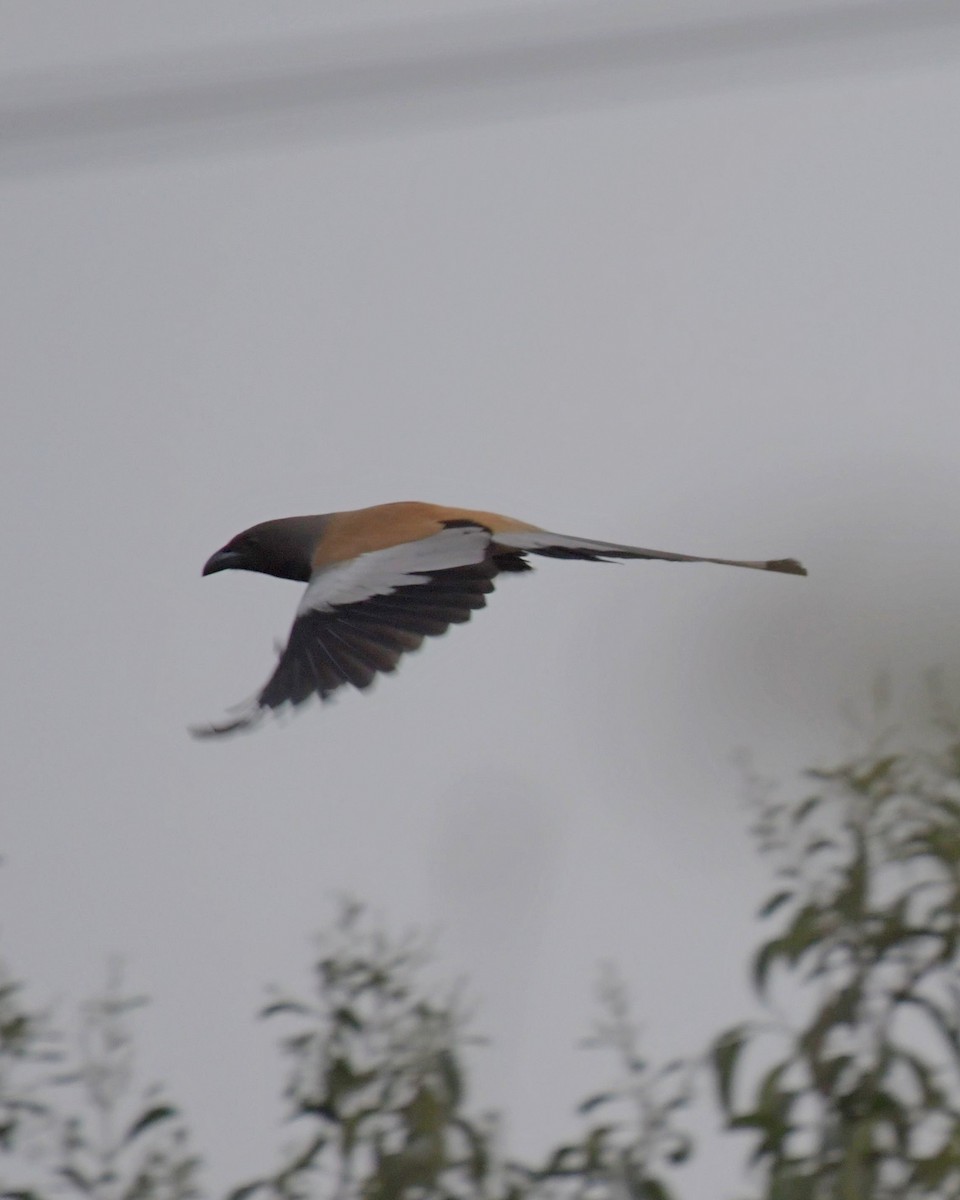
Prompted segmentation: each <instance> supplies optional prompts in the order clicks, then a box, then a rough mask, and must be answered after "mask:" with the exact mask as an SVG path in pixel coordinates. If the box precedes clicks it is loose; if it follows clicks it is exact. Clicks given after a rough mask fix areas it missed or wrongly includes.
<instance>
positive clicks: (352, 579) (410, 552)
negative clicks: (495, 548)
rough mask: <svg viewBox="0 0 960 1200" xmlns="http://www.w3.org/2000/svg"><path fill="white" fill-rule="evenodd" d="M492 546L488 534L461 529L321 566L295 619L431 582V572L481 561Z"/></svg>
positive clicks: (469, 527)
mask: <svg viewBox="0 0 960 1200" xmlns="http://www.w3.org/2000/svg"><path fill="white" fill-rule="evenodd" d="M489 547H490V533H489V532H488V530H486V529H482V528H480V527H479V526H476V525H463V526H457V527H455V528H453V529H444V530H442V531H441V532H440V533H435V534H432V535H431V536H430V537H426V538H421V539H420V540H419V541H416V542H404V543H403V544H402V545H400V546H390V547H388V548H387V549H386V550H371V551H370V552H369V553H367V554H361V555H359V556H358V557H357V558H352V559H349V560H348V561H347V562H342V563H335V564H333V565H332V566H329V567H321V568H320V569H319V570H318V571H316V572H314V574H313V576H312V578H311V579H310V582H309V583H308V584H307V590H306V591H305V592H304V593H303V598H302V599H301V601H300V604H299V606H298V608H297V616H301V615H302V614H303V613H307V612H331V611H332V610H333V609H335V608H337V607H338V606H339V605H341V604H356V603H358V602H360V601H361V600H367V599H369V598H370V597H371V596H389V595H390V594H391V593H392V592H395V591H396V590H397V588H399V587H408V586H410V585H411V584H418V583H429V581H430V572H433V571H444V570H448V569H449V568H451V567H465V566H469V565H470V564H472V563H479V562H483V560H484V558H486V555H487V550H488V549H489ZM421 572H423V574H421Z"/></svg>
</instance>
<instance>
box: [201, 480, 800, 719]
mask: <svg viewBox="0 0 960 1200" xmlns="http://www.w3.org/2000/svg"><path fill="white" fill-rule="evenodd" d="M529 554H540V555H545V556H547V557H548V558H576V559H585V560H587V561H589V562H606V561H609V560H610V559H617V558H650V559H662V560H665V561H667V562H710V563H720V564H722V565H724V566H730V567H750V568H752V569H753V570H756V571H780V572H783V573H784V574H787V575H806V571H805V570H804V568H803V567H802V566H801V565H800V563H798V562H797V561H796V559H793V558H778V559H773V560H770V561H765V562H764V561H758V562H744V561H741V560H737V559H730V558H699V557H696V556H695V555H690V554H671V553H669V552H668V551H665V550H641V549H639V548H638V547H636V546H620V545H616V544H615V543H612V542H597V541H592V540H591V539H589V538H579V537H570V536H569V535H567V534H562V533H549V532H548V531H547V530H545V529H541V528H539V527H538V526H536V525H528V524H527V523H526V522H525V521H517V520H514V519H513V518H512V517H504V516H499V515H498V514H497V513H489V512H477V511H476V510H474V509H469V508H445V507H444V506H442V505H438V504H422V503H419V502H417V501H406V502H402V503H398V504H378V505H375V506H374V507H373V508H361V509H356V510H354V511H352V512H337V513H327V514H324V515H322V516H311V517H282V518H280V519H279V520H276V521H264V522H263V523H262V524H260V525H254V526H253V527H252V528H250V529H246V530H244V532H243V533H238V534H237V536H236V537H235V538H233V539H232V540H231V541H229V542H227V544H226V545H225V546H224V547H223V548H222V549H220V550H218V551H217V552H216V554H214V555H212V556H211V557H210V558H209V559H208V560H207V562H206V565H205V566H204V568H203V574H204V575H213V574H214V573H215V572H217V571H228V570H235V571H259V572H261V573H263V574H264V575H276V576H278V577H279V578H280V579H295V580H299V581H300V582H301V583H305V584H306V585H307V587H306V590H305V591H304V593H303V597H302V598H301V600H300V605H299V607H298V608H297V614H296V617H295V618H294V621H293V625H292V627H291V629H290V636H289V638H288V639H287V644H286V646H285V647H284V649H283V650H282V651H281V652H280V657H279V661H278V662H277V665H276V667H275V669H274V672H273V674H272V675H271V676H270V678H269V679H268V680H267V682H266V683H265V684H264V685H263V687H262V688H261V689H260V691H259V692H258V693H257V695H256V696H255V697H254V698H253V699H252V700H251V701H249V702H248V703H246V704H244V705H242V706H239V711H238V715H237V716H235V717H233V718H231V719H229V720H226V721H223V722H222V723H219V724H212V725H203V726H199V727H196V728H194V729H192V730H191V732H192V733H194V734H195V735H196V736H198V737H213V736H216V735H219V734H225V733H232V732H233V731H234V730H238V729H245V728H249V727H250V726H252V725H255V724H257V723H258V722H259V721H260V720H261V719H262V718H263V717H264V716H265V715H266V714H267V713H269V712H274V711H276V710H277V709H281V708H283V707H285V706H286V705H290V706H292V707H295V706H296V705H298V704H302V703H303V702H304V701H305V700H307V699H309V698H310V697H311V696H312V695H314V694H316V695H318V696H319V697H320V699H321V700H326V699H328V698H329V697H330V696H332V695H333V693H334V692H336V691H337V690H338V689H339V688H341V687H343V686H344V685H346V684H351V685H352V686H353V687H355V688H360V689H364V688H368V687H369V686H370V685H371V684H372V683H373V681H374V679H375V678H376V676H377V675H378V674H379V673H381V672H389V671H393V670H394V669H395V668H396V666H397V663H398V662H399V660H400V656H401V655H402V654H403V653H404V652H405V651H408V650H416V649H417V648H418V647H419V646H420V645H421V643H422V642H423V639H424V638H425V637H435V636H437V635H438V634H441V633H446V631H447V629H449V627H450V626H451V625H454V624H459V623H461V622H463V621H469V620H470V616H471V614H472V613H473V611H474V609H478V608H483V607H484V606H485V605H486V602H487V601H486V596H487V593H488V592H492V591H493V586H494V579H495V578H496V576H497V575H499V574H500V573H501V571H513V572H515V571H529V570H532V568H531V566H530V564H529V563H528V562H527V555H529ZM235 711H237V710H235Z"/></svg>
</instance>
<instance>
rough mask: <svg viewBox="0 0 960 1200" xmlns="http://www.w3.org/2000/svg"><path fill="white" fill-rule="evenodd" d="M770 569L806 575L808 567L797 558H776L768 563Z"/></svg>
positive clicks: (786, 573) (783, 572) (767, 567)
mask: <svg viewBox="0 0 960 1200" xmlns="http://www.w3.org/2000/svg"><path fill="white" fill-rule="evenodd" d="M766 569H767V570H768V571H779V572H780V573H781V574H783V575H806V573H807V568H806V567H805V566H804V565H803V563H800V562H797V560H796V559H795V558H775V559H773V560H772V561H771V562H768V563H767V566H766Z"/></svg>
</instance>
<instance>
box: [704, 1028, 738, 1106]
mask: <svg viewBox="0 0 960 1200" xmlns="http://www.w3.org/2000/svg"><path fill="white" fill-rule="evenodd" d="M746 1037H747V1031H746V1028H745V1027H744V1026H743V1025H740V1026H737V1027H736V1028H734V1029H729V1030H727V1032H726V1033H724V1034H721V1036H720V1037H719V1038H718V1039H717V1040H716V1041H715V1042H714V1044H713V1048H712V1050H711V1055H710V1057H711V1059H712V1062H713V1071H714V1075H715V1076H716V1080H717V1094H718V1096H719V1098H720V1106H721V1108H722V1109H723V1111H724V1112H725V1113H727V1114H728V1115H729V1113H730V1111H731V1108H732V1104H733V1100H732V1095H733V1080H734V1073H735V1071H736V1067H737V1062H738V1061H739V1059H740V1054H741V1053H742V1051H743V1047H744V1045H745V1043H746Z"/></svg>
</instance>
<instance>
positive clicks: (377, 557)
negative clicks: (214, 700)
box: [193, 522, 523, 737]
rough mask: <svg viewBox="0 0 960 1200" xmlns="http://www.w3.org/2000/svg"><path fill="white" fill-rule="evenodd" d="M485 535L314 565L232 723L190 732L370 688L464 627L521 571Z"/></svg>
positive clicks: (248, 721)
mask: <svg viewBox="0 0 960 1200" xmlns="http://www.w3.org/2000/svg"><path fill="white" fill-rule="evenodd" d="M490 536H491V535H490V531H489V529H486V528H485V527H483V526H479V525H475V524H472V523H467V522H458V523H451V525H450V526H448V527H447V528H445V529H443V530H442V531H441V532H440V533H436V534H433V535H432V536H431V537H427V538H422V539H421V540H419V541H414V542H406V543H404V544H402V545H398V546H391V547H389V548H388V549H385V550H375V551H372V552H370V553H367V554H361V555H360V556H359V557H357V558H355V559H351V560H349V561H347V562H341V563H336V564H333V565H331V566H324V567H321V568H319V569H318V570H317V571H316V572H315V573H314V575H313V577H312V578H311V580H310V582H309V583H308V584H307V589H306V591H305V592H304V594H303V599H302V600H301V601H300V606H299V608H298V609H297V615H296V619H295V620H294V622H293V626H292V628H291V630H290V637H289V639H288V641H287V645H286V647H285V648H284V650H283V652H282V653H281V655H280V660H279V662H278V663H277V666H276V669H275V671H274V672H273V674H272V675H271V676H270V678H269V679H268V680H267V682H266V684H265V685H264V687H263V688H262V689H261V690H260V692H259V693H258V694H257V696H256V697H255V698H254V699H253V700H252V701H251V702H250V703H249V704H248V705H246V706H244V709H243V711H242V712H241V713H240V714H239V715H238V716H237V717H236V718H234V719H233V720H230V721H225V722H224V723H223V724H218V725H208V726H203V727H200V728H196V729H194V730H193V732H194V733H195V734H197V735H198V736H200V737H204V736H213V735H215V734H221V733H230V732H232V731H233V730H235V729H242V728H245V727H247V726H249V725H252V724H254V723H256V722H257V721H258V720H260V719H261V718H262V717H263V716H264V715H265V714H266V713H267V712H270V711H271V710H276V709H278V708H282V707H283V706H284V705H287V704H290V705H297V704H302V703H303V702H304V701H305V700H307V699H308V698H309V697H310V696H312V695H314V694H316V695H318V696H320V698H321V699H322V700H326V699H327V698H328V697H329V696H330V695H332V694H333V693H334V692H335V691H336V690H337V689H338V688H341V687H343V686H344V685H346V684H351V685H352V686H353V687H356V688H360V689H363V688H367V687H369V686H370V684H372V683H373V681H374V679H375V678H376V676H377V675H378V674H379V673H381V672H389V671H393V670H394V669H395V668H396V666H397V663H398V662H399V660H400V657H401V655H402V654H404V653H405V652H406V651H408V650H416V649H417V648H418V647H419V646H420V644H421V643H422V642H423V639H424V638H425V637H436V636H437V635H439V634H441V633H445V632H446V631H447V629H449V627H450V626H451V625H455V624H460V623H462V622H464V621H469V620H470V616H471V614H472V613H473V612H474V610H475V609H478V608H483V607H484V606H485V604H486V595H487V593H488V592H492V591H493V579H494V576H495V575H497V574H498V572H499V571H501V570H522V569H523V564H522V562H521V561H520V559H519V556H518V555H517V554H515V553H514V554H511V553H509V552H506V553H504V554H503V555H502V557H500V560H499V561H498V558H497V557H495V556H494V554H492V553H491V547H490Z"/></svg>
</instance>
